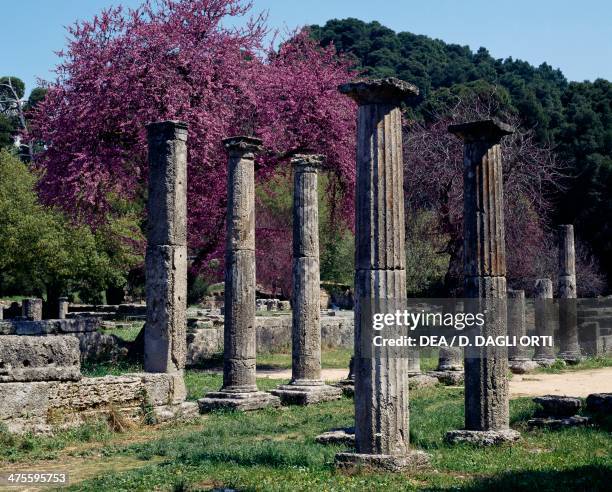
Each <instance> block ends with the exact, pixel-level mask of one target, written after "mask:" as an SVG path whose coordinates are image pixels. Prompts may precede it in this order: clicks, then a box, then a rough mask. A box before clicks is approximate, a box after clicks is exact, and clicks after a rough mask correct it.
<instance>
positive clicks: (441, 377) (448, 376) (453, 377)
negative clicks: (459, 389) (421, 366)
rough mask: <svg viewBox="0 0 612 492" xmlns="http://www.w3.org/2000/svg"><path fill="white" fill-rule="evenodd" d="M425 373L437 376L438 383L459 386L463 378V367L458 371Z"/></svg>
mask: <svg viewBox="0 0 612 492" xmlns="http://www.w3.org/2000/svg"><path fill="white" fill-rule="evenodd" d="M427 375H428V376H431V377H434V378H437V379H438V381H439V382H440V383H442V384H444V385H446V386H460V385H462V384H463V380H464V379H465V374H464V372H463V369H461V370H460V371H429V372H428V373H427Z"/></svg>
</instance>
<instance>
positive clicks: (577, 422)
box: [527, 415, 591, 429]
mask: <svg viewBox="0 0 612 492" xmlns="http://www.w3.org/2000/svg"><path fill="white" fill-rule="evenodd" d="M590 422H591V419H590V418H589V417H582V416H581V415H573V416H571V417H537V418H533V419H529V420H528V421H527V425H528V426H529V427H538V428H546V429H565V428H568V427H584V426H586V425H589V424H590Z"/></svg>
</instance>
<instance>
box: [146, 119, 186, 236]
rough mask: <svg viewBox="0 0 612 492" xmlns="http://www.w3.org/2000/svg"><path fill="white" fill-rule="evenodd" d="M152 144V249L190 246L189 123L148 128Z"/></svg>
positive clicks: (150, 205)
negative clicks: (154, 247) (188, 191)
mask: <svg viewBox="0 0 612 492" xmlns="http://www.w3.org/2000/svg"><path fill="white" fill-rule="evenodd" d="M147 134H148V144H149V195H148V206H147V210H148V220H147V226H148V232H147V243H148V245H149V246H185V245H186V244H187V124H186V123H183V122H181V121H160V122H156V123H150V124H149V125H147Z"/></svg>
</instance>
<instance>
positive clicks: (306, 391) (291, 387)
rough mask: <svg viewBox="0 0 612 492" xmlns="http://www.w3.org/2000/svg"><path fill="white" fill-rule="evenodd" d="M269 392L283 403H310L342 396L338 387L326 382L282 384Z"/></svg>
mask: <svg viewBox="0 0 612 492" xmlns="http://www.w3.org/2000/svg"><path fill="white" fill-rule="evenodd" d="M270 393H272V394H273V395H275V396H278V397H279V398H280V400H281V402H282V403H283V404H284V405H311V404H314V403H322V402H324V401H333V400H339V399H340V398H341V397H342V390H341V389H340V388H337V387H335V386H329V385H326V384H319V385H299V384H283V385H281V386H279V387H278V388H276V389H274V390H272V391H270Z"/></svg>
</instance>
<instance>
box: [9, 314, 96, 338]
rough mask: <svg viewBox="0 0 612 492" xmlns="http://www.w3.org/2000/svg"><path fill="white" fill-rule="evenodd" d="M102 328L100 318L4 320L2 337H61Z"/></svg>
mask: <svg viewBox="0 0 612 492" xmlns="http://www.w3.org/2000/svg"><path fill="white" fill-rule="evenodd" d="M99 328H100V320H99V319H98V318H74V319H46V320H42V321H26V320H20V319H15V320H4V321H2V322H1V323H0V335H60V334H69V333H90V332H94V331H96V330H98V329H99Z"/></svg>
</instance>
